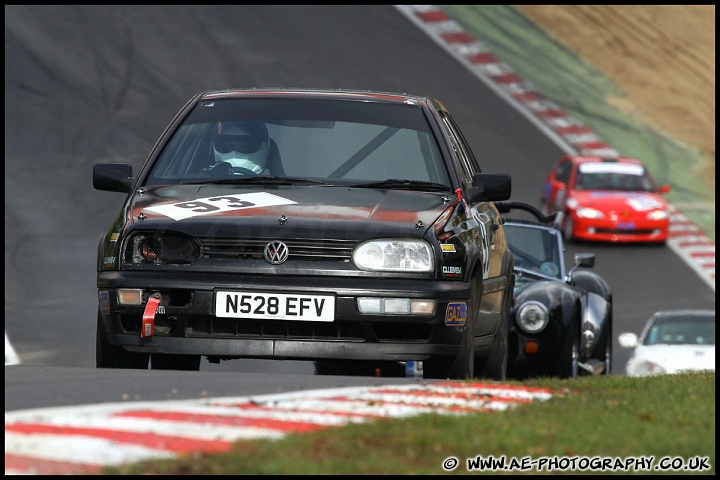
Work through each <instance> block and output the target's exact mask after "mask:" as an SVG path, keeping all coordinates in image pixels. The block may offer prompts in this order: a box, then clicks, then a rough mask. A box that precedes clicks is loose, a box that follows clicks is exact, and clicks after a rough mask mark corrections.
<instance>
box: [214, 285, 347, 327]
mask: <svg viewBox="0 0 720 480" xmlns="http://www.w3.org/2000/svg"><path fill="white" fill-rule="evenodd" d="M215 316H216V317H226V318H264V319H268V318H269V319H277V320H303V321H314V322H332V321H334V320H335V297H332V296H325V295H304V294H297V293H291V294H284V293H258V292H217V293H216V295H215Z"/></svg>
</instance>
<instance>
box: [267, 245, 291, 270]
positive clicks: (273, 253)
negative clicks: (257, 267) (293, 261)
mask: <svg viewBox="0 0 720 480" xmlns="http://www.w3.org/2000/svg"><path fill="white" fill-rule="evenodd" d="M264 253H265V260H267V261H268V263H272V264H273V265H280V264H281V263H285V261H286V260H287V259H288V254H289V253H290V252H289V250H288V247H287V245H285V244H284V243H283V242H281V241H279V240H274V241H272V242H270V243H268V244H267V245H265V252H264Z"/></svg>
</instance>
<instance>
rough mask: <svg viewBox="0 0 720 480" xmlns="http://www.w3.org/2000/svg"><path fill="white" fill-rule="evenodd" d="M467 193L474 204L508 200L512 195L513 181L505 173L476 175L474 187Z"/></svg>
mask: <svg viewBox="0 0 720 480" xmlns="http://www.w3.org/2000/svg"><path fill="white" fill-rule="evenodd" d="M466 193H467V197H468V200H469V201H470V202H473V203H475V202H496V201H501V200H508V199H509V198H510V194H511V193H512V179H511V178H510V175H507V174H504V173H476V174H475V176H474V177H473V181H472V187H470V188H468V189H467V192H466Z"/></svg>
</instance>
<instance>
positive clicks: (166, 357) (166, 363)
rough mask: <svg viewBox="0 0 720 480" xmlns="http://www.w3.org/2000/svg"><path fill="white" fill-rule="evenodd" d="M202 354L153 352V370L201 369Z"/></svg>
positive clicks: (151, 367) (151, 361)
mask: <svg viewBox="0 0 720 480" xmlns="http://www.w3.org/2000/svg"><path fill="white" fill-rule="evenodd" d="M200 360H201V357H200V355H176V354H169V353H153V354H152V358H151V360H150V369H151V370H188V371H198V370H200Z"/></svg>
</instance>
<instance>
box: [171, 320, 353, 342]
mask: <svg viewBox="0 0 720 480" xmlns="http://www.w3.org/2000/svg"><path fill="white" fill-rule="evenodd" d="M185 335H186V336H188V337H197V336H200V337H203V336H207V335H210V336H213V337H237V338H261V339H267V338H279V339H296V340H346V341H362V340H365V335H364V333H363V328H362V325H360V324H358V323H353V322H294V321H284V320H258V319H233V318H214V317H205V318H202V319H201V318H194V319H192V320H191V321H190V322H188V325H187V326H186V330H185Z"/></svg>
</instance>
